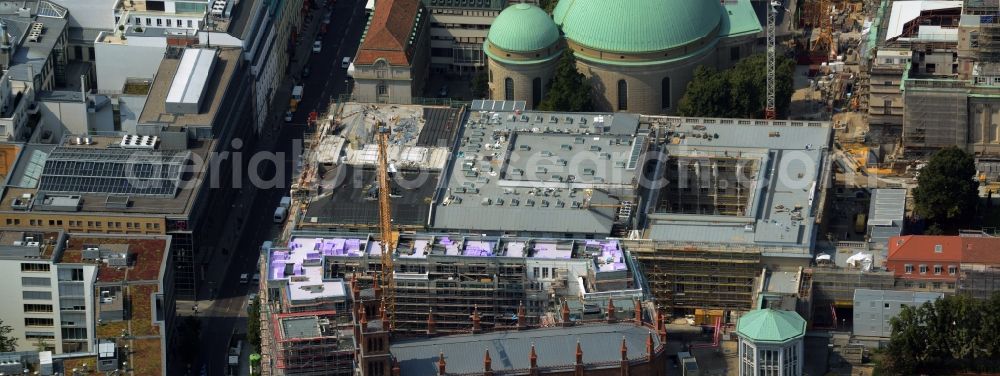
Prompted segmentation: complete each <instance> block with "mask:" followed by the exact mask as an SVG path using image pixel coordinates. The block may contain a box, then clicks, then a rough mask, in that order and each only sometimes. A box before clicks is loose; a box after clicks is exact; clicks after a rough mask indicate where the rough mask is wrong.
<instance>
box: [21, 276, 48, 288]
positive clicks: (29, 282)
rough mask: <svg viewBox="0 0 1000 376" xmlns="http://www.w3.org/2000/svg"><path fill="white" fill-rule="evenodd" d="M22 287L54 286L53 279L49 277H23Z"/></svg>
mask: <svg viewBox="0 0 1000 376" xmlns="http://www.w3.org/2000/svg"><path fill="white" fill-rule="evenodd" d="M21 286H24V287H29V286H35V287H38V286H44V287H49V286H52V279H51V278H48V277H21Z"/></svg>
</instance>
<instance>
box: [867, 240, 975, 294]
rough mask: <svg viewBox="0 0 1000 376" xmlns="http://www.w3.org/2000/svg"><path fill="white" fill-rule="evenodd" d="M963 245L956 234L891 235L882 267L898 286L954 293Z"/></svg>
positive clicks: (963, 242) (908, 288) (963, 241)
mask: <svg viewBox="0 0 1000 376" xmlns="http://www.w3.org/2000/svg"><path fill="white" fill-rule="evenodd" d="M965 246H966V244H965V239H964V238H962V237H958V236H922V235H908V236H894V237H892V238H890V239H889V258H888V259H887V260H886V265H885V266H886V269H888V270H890V271H892V272H893V274H894V275H895V277H896V286H897V287H899V288H901V289H905V290H915V291H934V292H946V293H954V292H955V285H956V284H957V283H958V275H959V273H958V271H959V267H960V266H961V263H962V252H963V248H964V247H965Z"/></svg>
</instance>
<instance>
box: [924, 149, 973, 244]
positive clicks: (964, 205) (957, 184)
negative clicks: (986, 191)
mask: <svg viewBox="0 0 1000 376" xmlns="http://www.w3.org/2000/svg"><path fill="white" fill-rule="evenodd" d="M975 177H976V164H975V161H974V160H973V158H972V156H971V155H969V153H966V152H965V151H964V150H962V149H959V148H957V147H954V146H952V147H949V148H946V149H942V150H940V151H938V152H937V153H934V156H932V157H931V160H930V162H928V163H927V166H925V167H924V168H922V169H921V170H920V176H919V177H918V178H917V188H916V189H914V191H913V200H914V206H915V209H916V212H917V214H918V215H920V216H921V217H923V218H924V219H926V220H927V221H928V224H929V225H930V228H931V229H933V228H935V227H937V228H940V229H941V230H942V232H947V233H954V232H956V231H957V230H958V229H960V228H961V227H963V226H965V225H968V224H969V223H970V222H971V219H972V217H973V215H974V214H975V212H976V204H977V203H978V201H979V183H978V182H977V181H976V180H975Z"/></svg>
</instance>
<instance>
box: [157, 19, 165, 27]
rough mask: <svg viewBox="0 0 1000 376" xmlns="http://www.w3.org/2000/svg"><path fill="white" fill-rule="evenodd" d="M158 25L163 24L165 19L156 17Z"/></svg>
mask: <svg viewBox="0 0 1000 376" xmlns="http://www.w3.org/2000/svg"><path fill="white" fill-rule="evenodd" d="M156 26H163V19H162V18H157V19H156Z"/></svg>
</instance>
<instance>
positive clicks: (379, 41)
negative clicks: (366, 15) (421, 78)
mask: <svg viewBox="0 0 1000 376" xmlns="http://www.w3.org/2000/svg"><path fill="white" fill-rule="evenodd" d="M419 9H420V0H379V1H376V2H375V10H374V13H373V14H372V21H371V25H369V26H368V33H367V34H366V36H365V40H364V42H362V43H361V47H360V48H359V49H358V56H357V58H355V60H354V62H355V63H357V64H362V65H368V64H373V63H375V60H377V59H379V58H382V59H385V60H386V61H388V62H389V64H390V65H410V58H411V57H412V56H411V55H412V52H413V49H412V48H409V40H410V33H411V32H412V31H413V25H414V22H415V21H416V19H417V11H418V10H419Z"/></svg>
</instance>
